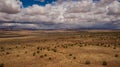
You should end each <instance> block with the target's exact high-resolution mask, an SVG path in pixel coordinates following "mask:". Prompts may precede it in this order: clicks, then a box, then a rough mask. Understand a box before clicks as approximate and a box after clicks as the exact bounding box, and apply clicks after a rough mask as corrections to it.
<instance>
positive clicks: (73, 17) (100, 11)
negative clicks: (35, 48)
mask: <svg viewBox="0 0 120 67" xmlns="http://www.w3.org/2000/svg"><path fill="white" fill-rule="evenodd" d="M11 1H12V2H11ZM1 5H2V6H1ZM21 5H22V3H21V2H20V1H19V0H17V1H16V0H1V1H0V20H1V21H15V22H17V23H18V24H16V23H3V24H2V25H1V26H4V27H7V26H16V27H18V28H22V27H23V28H36V29H62V28H67V29H72V28H108V29H109V28H114V29H120V3H119V2H118V1H117V0H101V1H100V2H97V3H93V2H92V0H76V1H70V2H68V1H64V0H58V2H57V3H55V4H54V5H52V4H47V5H46V6H39V5H33V6H30V7H27V8H20V7H21ZM3 6H4V7H3Z"/></svg>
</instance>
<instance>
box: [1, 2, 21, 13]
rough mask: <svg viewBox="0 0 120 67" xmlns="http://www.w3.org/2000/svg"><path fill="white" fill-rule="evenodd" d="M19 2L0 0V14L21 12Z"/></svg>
mask: <svg viewBox="0 0 120 67" xmlns="http://www.w3.org/2000/svg"><path fill="white" fill-rule="evenodd" d="M21 4H22V3H21V2H20V1H19V0H0V12H3V13H8V14H14V13H18V12H19V11H20V10H21V8H20V7H21Z"/></svg>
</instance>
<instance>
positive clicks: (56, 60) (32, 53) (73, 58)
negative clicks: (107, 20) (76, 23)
mask: <svg viewBox="0 0 120 67" xmlns="http://www.w3.org/2000/svg"><path fill="white" fill-rule="evenodd" d="M0 67H120V30H99V31H97V30H90V31H88V30H81V31H73V30H71V31H69V30H39V31H26V30H22V31H0Z"/></svg>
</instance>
